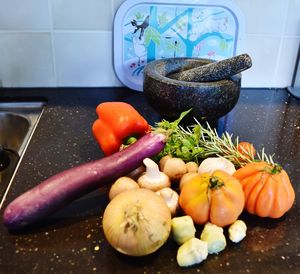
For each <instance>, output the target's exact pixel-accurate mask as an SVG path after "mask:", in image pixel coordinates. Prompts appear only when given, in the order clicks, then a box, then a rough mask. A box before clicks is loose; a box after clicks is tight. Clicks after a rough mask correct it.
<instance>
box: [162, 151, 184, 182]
mask: <svg viewBox="0 0 300 274" xmlns="http://www.w3.org/2000/svg"><path fill="white" fill-rule="evenodd" d="M160 161H162V163H160V170H161V171H162V172H163V173H165V174H167V175H168V177H169V178H170V180H171V181H172V182H179V180H180V178H181V177H182V176H183V175H184V174H185V173H187V167H186V164H185V162H184V161H183V160H182V159H180V158H172V157H170V156H165V158H164V157H163V158H162V159H161V160H160Z"/></svg>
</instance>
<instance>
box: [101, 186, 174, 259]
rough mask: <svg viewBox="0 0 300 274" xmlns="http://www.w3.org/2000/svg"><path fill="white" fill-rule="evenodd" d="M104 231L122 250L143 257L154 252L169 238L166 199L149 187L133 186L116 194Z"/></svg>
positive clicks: (107, 215) (104, 217) (104, 216)
mask: <svg viewBox="0 0 300 274" xmlns="http://www.w3.org/2000/svg"><path fill="white" fill-rule="evenodd" d="M103 231H104V235H105V237H106V239H107V241H108V242H109V243H110V244H111V246H112V247H114V248H115V249H116V250H118V251H119V252H121V253H123V254H126V255H130V256H144V255H148V254H151V253H153V252H155V251H156V250H157V249H159V248H160V247H161V246H162V245H163V244H164V243H165V242H166V241H167V239H168V237H169V235H170V231H171V213H170V210H169V208H168V207H167V205H166V203H165V201H164V200H163V199H162V198H161V197H160V196H158V195H157V194H155V192H153V191H151V190H148V189H134V190H128V191H126V192H123V193H120V194H119V195H117V196H116V197H115V198H114V199H113V200H112V201H111V202H110V203H109V204H108V206H107V207H106V209H105V211H104V215H103Z"/></svg>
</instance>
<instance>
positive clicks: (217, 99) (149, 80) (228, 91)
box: [143, 58, 241, 120]
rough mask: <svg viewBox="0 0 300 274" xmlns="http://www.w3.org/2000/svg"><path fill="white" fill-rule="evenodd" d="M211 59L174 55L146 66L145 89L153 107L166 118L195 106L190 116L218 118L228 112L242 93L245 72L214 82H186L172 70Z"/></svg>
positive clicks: (201, 118) (208, 118)
mask: <svg viewBox="0 0 300 274" xmlns="http://www.w3.org/2000/svg"><path fill="white" fill-rule="evenodd" d="M209 62H211V61H210V60H206V59H194V58H172V59H162V60H156V61H153V62H151V63H149V64H148V65H147V66H146V68H145V70H144V82H143V86H144V93H145V96H146V98H147V99H148V101H149V103H150V104H151V105H152V106H153V108H154V109H155V110H156V111H157V112H158V113H159V114H160V115H161V116H162V117H165V118H168V119H170V120H173V119H176V118H177V117H178V116H179V114H180V113H181V112H183V111H185V110H188V109H191V108H192V112H191V114H190V117H192V116H194V117H196V118H197V119H198V120H215V119H218V118H219V117H221V116H224V115H225V114H226V113H228V112H229V111H230V110H231V109H232V108H233V107H234V106H235V104H236V102H237V100H238V98H239V95H240V86H241V75H240V74H237V75H235V76H233V77H231V78H230V79H224V80H221V81H214V82H199V83H198V82H185V81H179V80H175V79H171V78H168V77H167V76H168V75H169V74H172V73H173V72H176V71H178V70H179V69H181V70H186V69H189V68H193V67H196V66H200V65H203V64H208V63H209Z"/></svg>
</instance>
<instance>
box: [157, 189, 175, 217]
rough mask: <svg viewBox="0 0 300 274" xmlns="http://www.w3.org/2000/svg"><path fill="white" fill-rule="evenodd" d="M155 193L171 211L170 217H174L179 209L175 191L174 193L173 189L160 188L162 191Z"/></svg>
mask: <svg viewBox="0 0 300 274" xmlns="http://www.w3.org/2000/svg"><path fill="white" fill-rule="evenodd" d="M156 193H157V194H158V195H159V196H161V197H162V198H163V199H164V201H165V202H166V204H167V206H168V208H169V209H170V211H171V215H172V216H175V214H176V212H177V210H178V208H179V203H178V199H179V195H178V193H177V192H176V191H174V190H173V189H171V188H170V187H165V188H162V189H160V190H158V191H156Z"/></svg>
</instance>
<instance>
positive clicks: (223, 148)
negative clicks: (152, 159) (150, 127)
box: [154, 110, 274, 167]
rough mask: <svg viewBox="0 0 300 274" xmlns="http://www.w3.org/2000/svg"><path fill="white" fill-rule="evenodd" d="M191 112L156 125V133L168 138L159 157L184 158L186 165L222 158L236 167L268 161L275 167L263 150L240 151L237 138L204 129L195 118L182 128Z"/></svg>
mask: <svg viewBox="0 0 300 274" xmlns="http://www.w3.org/2000/svg"><path fill="white" fill-rule="evenodd" d="M189 112H190V110H188V111H185V112H183V113H182V114H181V115H180V117H179V118H178V119H177V120H176V121H174V122H169V121H166V120H162V121H161V122H158V123H156V126H155V127H154V130H155V131H158V132H163V133H165V134H166V135H167V136H168V141H167V144H166V146H165V148H164V150H163V151H162V152H161V153H160V154H159V155H158V158H161V157H162V156H164V155H171V156H173V157H179V158H182V159H183V160H184V161H186V162H187V161H195V162H197V163H199V162H201V161H202V160H203V159H205V158H208V157H216V156H219V157H224V158H226V159H228V160H230V161H231V162H232V163H233V164H234V165H235V166H237V167H240V166H243V165H245V164H247V163H251V162H255V161H266V162H268V163H270V164H274V161H273V158H272V156H271V155H267V154H266V153H265V151H264V149H262V151H261V152H260V153H256V155H254V153H253V151H246V150H242V152H241V151H239V150H238V149H237V146H238V144H239V139H238V137H236V138H233V135H232V134H229V133H228V132H224V133H223V134H222V135H221V136H219V135H218V133H217V131H216V129H213V128H211V126H210V125H209V124H208V123H207V124H206V128H205V127H203V126H202V125H201V124H200V122H199V121H198V120H197V119H195V118H194V120H195V122H196V123H195V124H194V125H192V126H187V127H183V126H181V125H179V124H180V122H181V120H182V119H183V118H184V117H185V116H186V115H187V114H188V113H189Z"/></svg>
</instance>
